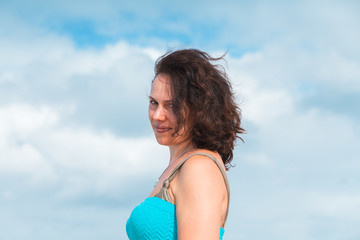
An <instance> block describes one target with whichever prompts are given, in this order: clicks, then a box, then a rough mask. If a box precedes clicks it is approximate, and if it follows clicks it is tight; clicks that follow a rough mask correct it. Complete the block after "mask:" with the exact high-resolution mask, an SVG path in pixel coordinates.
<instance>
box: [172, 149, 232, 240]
mask: <svg viewBox="0 0 360 240" xmlns="http://www.w3.org/2000/svg"><path fill="white" fill-rule="evenodd" d="M175 179H176V184H175V185H174V188H173V193H174V196H175V201H176V217H177V229H178V239H179V240H184V239H186V240H191V239H196V240H201V239H204V240H205V239H206V240H212V239H214V240H215V239H216V240H218V239H219V236H220V227H221V225H222V220H223V216H224V209H225V210H226V200H227V199H226V197H227V194H226V185H225V182H224V178H223V176H222V174H221V171H220V169H219V167H218V166H217V165H216V163H214V161H213V160H211V159H209V158H208V157H205V156H199V155H195V156H193V157H191V158H190V159H188V160H187V161H186V162H185V163H184V165H183V166H182V167H181V169H180V171H179V173H178V176H177V177H176V178H175ZM175 179H174V180H175ZM224 204H225V208H224Z"/></svg>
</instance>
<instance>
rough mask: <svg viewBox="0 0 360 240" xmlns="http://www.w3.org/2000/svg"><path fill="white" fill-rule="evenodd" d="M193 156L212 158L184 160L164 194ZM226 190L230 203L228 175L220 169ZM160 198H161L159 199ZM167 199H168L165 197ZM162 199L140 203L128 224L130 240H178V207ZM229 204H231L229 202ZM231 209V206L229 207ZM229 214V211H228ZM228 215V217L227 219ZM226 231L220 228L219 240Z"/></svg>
mask: <svg viewBox="0 0 360 240" xmlns="http://www.w3.org/2000/svg"><path fill="white" fill-rule="evenodd" d="M193 155H205V156H209V157H210V156H211V155H208V154H203V153H201V154H199V153H196V154H192V155H190V156H188V157H187V158H186V159H185V160H183V161H182V162H181V163H180V164H179V165H178V166H177V167H176V168H175V169H174V171H173V173H172V174H171V175H170V177H169V179H167V181H164V186H163V189H162V190H163V192H166V195H167V194H168V193H167V188H168V186H169V181H171V180H172V179H173V178H174V176H175V175H176V173H177V172H178V170H179V169H180V167H181V166H182V164H183V163H184V162H185V161H186V160H187V159H188V158H190V157H191V156H193ZM210 158H211V159H213V160H214V161H215V162H216V164H217V165H218V166H219V168H220V165H219V163H218V162H217V160H216V159H215V158H214V157H213V156H211V157H210ZM220 170H221V172H222V174H223V176H224V180H225V184H226V188H227V190H228V201H229V198H230V192H229V185H228V180H227V177H226V175H224V170H223V169H222V168H220ZM158 196H160V197H158ZM165 199H166V197H165ZM165 199H164V198H163V197H161V195H160V194H157V195H156V196H155V197H148V198H146V199H145V201H144V202H142V203H140V204H139V205H138V206H137V207H135V208H134V210H133V211H132V213H131V215H130V218H129V219H128V220H127V222H126V233H127V235H128V237H129V239H130V240H155V239H159V240H177V239H178V237H177V221H176V206H175V205H174V204H172V203H171V202H169V201H167V200H165ZM228 204H229V202H228ZM228 207H229V205H228ZM227 213H228V209H227ZM227 213H226V217H227ZM225 221H226V219H225ZM224 224H225V223H224ZM224 232H225V230H224V229H223V228H222V227H221V228H220V236H219V240H221V239H222V237H223V235H224Z"/></svg>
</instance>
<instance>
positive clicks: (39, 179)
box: [0, 0, 360, 240]
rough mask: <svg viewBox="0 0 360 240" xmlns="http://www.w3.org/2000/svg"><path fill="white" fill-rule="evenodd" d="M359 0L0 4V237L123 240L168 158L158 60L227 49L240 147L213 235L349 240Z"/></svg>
mask: <svg viewBox="0 0 360 240" xmlns="http://www.w3.org/2000/svg"><path fill="white" fill-rule="evenodd" d="M359 12H360V4H359V2H358V1H291V2H290V1H272V2H269V1H223V2H221V3H220V2H218V1H210V2H209V1H181V2H169V1H155V2H150V1H136V2H132V3H129V2H122V1H111V0H105V1H91V2H87V1H67V0H64V1H21V0H18V1H1V3H0V52H1V54H0V181H1V184H0V212H1V214H0V226H2V227H1V231H0V238H1V239H12V240H17V239H21V240H24V239H27V240H32V239H36V240H41V239H61V240H63V239H67V240H72V239H88V240H91V239H100V238H107V239H126V234H125V222H126V220H127V218H128V216H129V214H130V212H131V210H132V208H133V207H134V206H135V205H137V204H138V203H140V202H141V201H142V200H143V199H144V198H145V197H147V195H148V194H149V193H150V192H151V190H152V189H151V188H152V186H153V182H154V181H155V179H157V177H158V176H159V175H160V174H161V172H162V169H163V168H164V167H165V165H166V163H167V161H168V151H167V149H166V148H164V147H161V146H158V145H157V144H156V142H155V140H154V138H153V136H152V132H151V129H150V126H149V123H148V120H147V96H148V93H149V90H150V82H151V79H152V78H153V66H154V62H155V60H156V58H157V57H159V56H160V55H161V54H162V53H164V52H166V51H167V50H169V49H180V48H200V49H202V50H205V51H208V52H209V53H211V54H212V55H214V56H220V55H221V54H223V53H224V52H226V51H227V53H228V54H227V57H226V60H227V62H226V63H224V65H225V67H226V70H227V71H228V73H229V76H230V78H231V80H232V82H233V86H234V90H235V93H236V96H237V99H238V102H239V104H240V106H241V108H242V111H243V122H244V127H245V128H246V129H247V134H246V135H245V136H244V140H245V144H242V143H239V144H238V146H237V147H236V149H235V159H234V163H235V165H236V167H235V168H232V169H231V170H230V171H229V173H228V174H229V178H230V183H231V193H232V198H231V210H230V215H229V220H228V224H227V226H226V232H225V235H224V237H225V239H229V240H230V239H233V240H235V239H236V240H237V239H241V240H253V239H254V240H257V239H265V238H266V239H277V240H278V239H284V240H285V239H287V240H288V239H294V240H296V239H299V240H300V239H301V240H303V239H309V240H313V239H314V240H315V239H316V240H317V239H327V240H331V239H334V240H338V239H342V240H350V239H351V240H354V239H360V230H359V228H358V225H359V223H360V175H359V172H360V153H359V151H360V150H359V146H360V123H359V120H360V114H359V109H360V106H359V105H360V104H359V102H360V94H359V93H360V57H359V56H360V47H359V42H360V31H359V30H358V25H359V24H358V23H359V22H360V14H359Z"/></svg>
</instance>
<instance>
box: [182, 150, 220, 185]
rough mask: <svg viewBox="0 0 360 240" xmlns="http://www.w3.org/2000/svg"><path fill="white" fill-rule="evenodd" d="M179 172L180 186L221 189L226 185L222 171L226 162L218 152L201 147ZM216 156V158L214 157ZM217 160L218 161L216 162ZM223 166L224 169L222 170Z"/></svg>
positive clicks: (192, 154)
mask: <svg viewBox="0 0 360 240" xmlns="http://www.w3.org/2000/svg"><path fill="white" fill-rule="evenodd" d="M190 155H191V157H189V158H188V159H187V160H186V161H185V162H184V164H183V165H182V167H181V169H180V170H179V173H178V177H177V178H178V179H177V184H179V185H178V187H180V188H185V189H188V190H191V189H193V190H194V191H202V190H206V189H207V190H209V191H212V190H221V189H223V187H224V184H223V179H224V176H223V174H222V172H225V166H224V163H223V162H222V160H221V157H220V155H219V154H218V153H217V152H213V151H209V150H204V149H199V150H196V151H194V152H192V153H191V154H190ZM209 155H210V156H212V157H214V158H215V159H216V160H214V159H212V158H211V157H209ZM216 162H217V163H216ZM219 168H222V169H223V170H224V171H220V169H219Z"/></svg>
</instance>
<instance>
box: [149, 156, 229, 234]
mask: <svg viewBox="0 0 360 240" xmlns="http://www.w3.org/2000/svg"><path fill="white" fill-rule="evenodd" d="M194 155H202V156H206V157H209V158H210V159H212V160H213V161H214V162H215V163H216V165H217V166H218V167H219V169H220V171H221V174H222V175H223V178H224V181H225V185H226V191H227V208H226V214H225V220H224V224H223V225H222V227H223V228H224V227H225V224H226V220H227V217H228V215H229V205H230V184H229V180H228V178H227V175H226V171H225V170H224V168H223V167H222V165H221V164H220V163H219V161H218V160H217V159H216V158H215V157H214V156H213V155H211V154H208V153H201V152H200V153H193V154H190V155H189V156H187V157H186V158H185V159H184V160H182V161H181V162H180V163H179V164H178V165H177V166H176V167H175V168H174V170H173V171H172V172H171V174H170V176H169V178H167V179H166V180H165V181H164V183H163V186H162V188H161V189H160V191H159V192H158V193H157V194H156V195H155V197H158V198H161V199H163V200H165V201H167V202H170V203H171V198H170V195H169V192H168V188H169V186H170V182H171V181H172V180H173V179H174V178H175V176H176V174H177V173H178V172H179V171H180V168H181V167H182V166H183V165H184V163H185V162H186V160H188V159H189V158H191V157H192V156H194Z"/></svg>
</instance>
